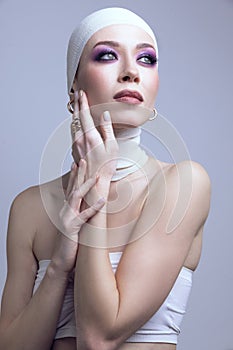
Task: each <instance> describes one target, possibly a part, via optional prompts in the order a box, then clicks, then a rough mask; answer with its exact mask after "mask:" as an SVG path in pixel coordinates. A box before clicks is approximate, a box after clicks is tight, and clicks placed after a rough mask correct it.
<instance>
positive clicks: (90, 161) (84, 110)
mask: <svg viewBox="0 0 233 350" xmlns="http://www.w3.org/2000/svg"><path fill="white" fill-rule="evenodd" d="M74 118H77V119H80V122H81V128H80V130H78V131H77V132H76V134H75V142H74V145H73V155H74V156H75V155H76V157H77V155H79V156H80V157H81V158H85V159H86V161H87V178H90V177H93V176H98V177H99V178H100V182H101V181H102V180H103V181H111V178H112V176H113V174H114V172H115V170H116V159H117V155H118V144H117V141H116V139H115V136H114V132H113V128H112V123H111V118H110V114H109V112H108V111H106V112H104V113H103V115H102V116H100V120H99V125H95V124H94V121H93V118H92V116H91V113H90V108H89V104H88V100H87V96H86V94H85V92H83V91H81V92H79V94H78V92H77V91H76V92H75V94H74ZM97 127H98V130H97ZM75 160H76V159H75Z"/></svg>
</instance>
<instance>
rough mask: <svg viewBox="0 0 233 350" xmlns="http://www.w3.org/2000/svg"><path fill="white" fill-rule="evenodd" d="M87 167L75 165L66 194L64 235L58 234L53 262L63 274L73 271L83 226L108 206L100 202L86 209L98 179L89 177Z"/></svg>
mask: <svg viewBox="0 0 233 350" xmlns="http://www.w3.org/2000/svg"><path fill="white" fill-rule="evenodd" d="M86 170H87V164H86V161H85V160H83V159H81V160H80V162H79V166H77V165H76V164H73V165H72V169H71V172H70V177H69V182H68V186H67V190H66V196H65V197H66V200H65V202H64V206H63V207H62V209H61V211H60V214H59V217H60V220H61V227H62V230H61V231H62V232H60V233H59V237H58V240H57V244H56V247H55V251H54V253H53V257H52V261H53V262H55V263H56V266H58V267H59V269H61V270H62V271H64V272H69V271H71V270H72V269H73V267H74V265H75V261H76V255H77V250H78V234H79V231H80V229H81V227H82V225H83V224H84V223H85V222H87V221H88V220H89V219H90V218H92V217H93V216H94V215H95V214H96V213H97V212H98V211H99V210H100V209H101V208H102V207H103V206H104V204H105V199H104V198H99V199H98V200H97V201H96V202H95V203H94V204H93V205H91V206H87V204H86V203H84V197H85V196H86V195H87V193H88V192H89V191H90V190H91V189H92V188H93V186H95V185H96V183H97V181H98V179H97V178H89V179H88V180H85V177H86Z"/></svg>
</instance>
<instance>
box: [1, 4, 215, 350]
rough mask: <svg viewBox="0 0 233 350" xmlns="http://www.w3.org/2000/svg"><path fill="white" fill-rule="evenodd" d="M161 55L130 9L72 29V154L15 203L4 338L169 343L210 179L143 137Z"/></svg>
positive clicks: (35, 342) (59, 346) (135, 345)
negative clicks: (152, 152) (53, 175)
mask: <svg viewBox="0 0 233 350" xmlns="http://www.w3.org/2000/svg"><path fill="white" fill-rule="evenodd" d="M157 60H158V48H157V42H156V38H155V36H154V34H153V32H152V30H151V28H150V27H149V26H148V25H147V24H146V23H145V22H144V20H142V19H141V18H140V17H138V16H137V15H135V14H134V13H132V12H131V11H128V10H126V9H120V8H109V9H104V10H100V11H97V12H95V13H93V14H91V15H90V16H88V17H86V18H85V19H84V20H83V21H82V23H81V24H80V26H79V27H78V28H76V29H75V30H74V32H73V34H72V36H71V38H70V42H69V48H68V60H67V62H68V65H67V76H68V92H69V95H70V102H69V109H70V110H71V112H72V114H73V122H72V125H71V130H72V137H73V145H72V149H73V157H74V164H73V165H72V168H71V172H69V173H68V174H65V175H64V176H63V177H62V178H61V179H56V180H54V181H51V182H49V183H46V184H44V185H42V186H40V187H41V188H40V187H39V186H36V187H32V188H29V189H27V190H26V191H24V192H22V193H21V194H19V195H18V196H17V197H16V199H15V200H14V202H13V204H12V207H11V212H10V219H9V229H8V243H7V246H8V274H7V281H6V285H5V289H4V294H3V299H2V310H1V321H0V349H4V350H5V349H11V350H13V349H17V350H20V349H24V350H27V349H30V350H32V349H33V350H37V349H38V350H41V349H43V350H44V349H53V350H66V349H69V350H73V349H78V350H84V349H95V350H98V349H101V350H102V349H103V350H112V349H121V350H136V349H140V350H142V349H143V350H149V349H153V350H174V349H176V344H177V336H178V334H179V332H180V323H181V320H182V317H183V314H184V313H185V308H186V304H187V300H188V296H189V292H190V288H191V284H192V274H193V271H194V270H195V269H196V267H197V265H198V262H199V258H200V253H201V242H202V232H203V226H204V223H205V221H206V218H207V215H208V211H209V202H210V181H209V177H208V175H207V174H206V172H205V170H204V169H203V167H202V166H201V165H199V164H197V163H194V162H190V161H188V160H187V161H183V162H181V163H179V164H168V163H164V162H161V161H158V160H156V159H154V158H153V157H149V156H148V155H147V154H146V153H145V152H144V151H143V150H142V148H141V147H140V126H141V125H143V124H144V123H145V122H146V121H147V120H148V119H149V120H152V119H154V117H155V116H156V110H154V102H155V98H156V95H157V91H158V83H159V78H158V64H157ZM61 181H62V188H63V193H64V197H63V195H61V192H60V183H61ZM41 194H46V195H45V196H44V198H45V197H46V199H45V200H44V199H43V200H42V197H43V195H42V196H41ZM45 202H46V204H45Z"/></svg>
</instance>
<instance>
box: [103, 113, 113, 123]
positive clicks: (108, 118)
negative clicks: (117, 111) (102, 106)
mask: <svg viewBox="0 0 233 350" xmlns="http://www.w3.org/2000/svg"><path fill="white" fill-rule="evenodd" d="M103 116H104V120H105V121H106V122H109V120H111V116H110V113H109V111H105V112H104V114H103Z"/></svg>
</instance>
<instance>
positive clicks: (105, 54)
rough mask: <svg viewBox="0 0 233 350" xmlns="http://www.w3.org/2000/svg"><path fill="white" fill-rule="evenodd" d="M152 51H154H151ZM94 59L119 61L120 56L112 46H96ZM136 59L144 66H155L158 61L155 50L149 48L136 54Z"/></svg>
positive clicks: (97, 60) (109, 61)
mask: <svg viewBox="0 0 233 350" xmlns="http://www.w3.org/2000/svg"><path fill="white" fill-rule="evenodd" d="M151 51H152V52H151ZM92 59H93V61H96V62H103V63H111V62H113V61H117V60H118V59H119V56H118V54H117V52H116V51H115V50H113V49H112V48H107V47H106V48H101V47H99V48H96V49H95V50H94V52H93V55H92ZM136 61H137V62H138V63H139V64H141V65H143V66H155V65H156V63H157V62H158V59H157V57H156V53H155V52H154V50H150V49H148V50H147V51H143V52H140V53H139V54H137V55H136Z"/></svg>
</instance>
